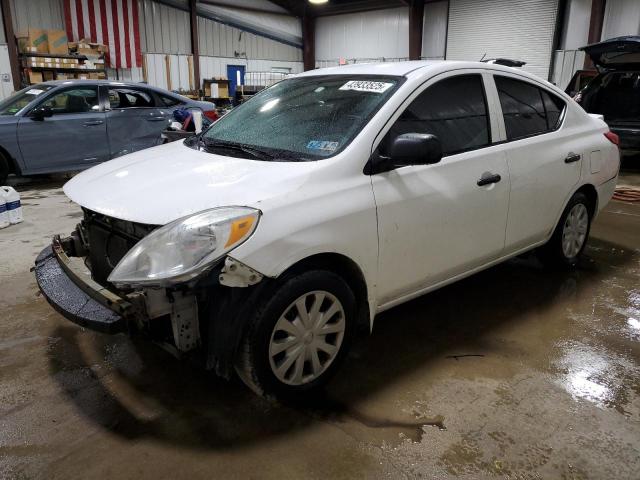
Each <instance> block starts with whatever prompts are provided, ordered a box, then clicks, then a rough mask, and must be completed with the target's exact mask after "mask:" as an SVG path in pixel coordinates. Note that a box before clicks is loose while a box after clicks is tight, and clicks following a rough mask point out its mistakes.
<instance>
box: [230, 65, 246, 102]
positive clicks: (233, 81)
mask: <svg viewBox="0 0 640 480" xmlns="http://www.w3.org/2000/svg"><path fill="white" fill-rule="evenodd" d="M227 78H228V79H229V96H230V97H231V98H235V95H236V90H238V89H239V88H240V87H241V86H242V85H244V65H227Z"/></svg>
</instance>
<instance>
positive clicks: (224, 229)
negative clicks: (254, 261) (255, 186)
mask: <svg viewBox="0 0 640 480" xmlns="http://www.w3.org/2000/svg"><path fill="white" fill-rule="evenodd" d="M259 218H260V211H259V210H256V209H253V208H248V207H221V208H213V209H211V210H205V211H202V212H200V213H196V214H194V215H190V216H188V217H183V218H180V219H178V220H175V221H173V222H171V223H169V224H167V225H165V226H163V227H160V228H158V229H157V230H154V231H153V232H151V233H150V234H149V235H147V236H146V237H144V238H143V239H142V240H140V241H139V242H138V243H137V244H136V245H135V246H134V247H133V248H132V249H131V250H129V252H127V254H126V255H125V256H124V257H122V259H121V260H120V262H118V265H116V268H114V269H113V271H112V272H111V275H109V278H108V281H109V282H111V283H113V284H114V285H116V286H117V287H127V286H159V287H162V286H169V285H174V284H176V283H181V282H186V281H189V280H191V279H193V278H195V277H197V276H198V275H200V274H201V273H202V272H204V271H205V270H207V268H209V267H210V266H211V265H212V264H213V263H214V262H215V261H216V260H219V259H220V258H221V257H222V256H223V255H225V254H226V253H228V252H229V251H231V250H233V249H234V248H235V247H237V246H238V245H240V244H241V243H243V242H244V241H245V240H247V238H249V237H250V236H251V234H252V233H253V232H254V231H255V229H256V226H257V225H258V220H259Z"/></svg>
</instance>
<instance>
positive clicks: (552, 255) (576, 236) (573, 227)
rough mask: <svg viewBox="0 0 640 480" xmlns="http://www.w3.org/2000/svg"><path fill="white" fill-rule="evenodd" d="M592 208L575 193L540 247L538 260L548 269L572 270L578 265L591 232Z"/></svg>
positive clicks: (584, 196) (579, 194) (582, 196)
mask: <svg viewBox="0 0 640 480" xmlns="http://www.w3.org/2000/svg"><path fill="white" fill-rule="evenodd" d="M592 216H593V206H592V205H591V202H590V201H589V199H588V198H587V196H586V195H585V194H584V193H581V192H577V193H575V194H574V195H573V197H571V199H570V200H569V203H567V206H566V207H565V209H564V211H563V212H562V215H561V216H560V220H559V221H558V225H556V228H555V230H554V231H553V235H552V236H551V239H549V241H548V242H547V244H546V245H545V246H544V247H542V249H541V251H540V259H541V260H542V261H543V263H544V264H546V265H547V266H550V267H562V268H573V267H575V266H576V265H577V264H578V260H579V259H580V255H582V252H583V251H584V248H585V246H586V245H587V240H588V239H589V232H590V230H591V218H592Z"/></svg>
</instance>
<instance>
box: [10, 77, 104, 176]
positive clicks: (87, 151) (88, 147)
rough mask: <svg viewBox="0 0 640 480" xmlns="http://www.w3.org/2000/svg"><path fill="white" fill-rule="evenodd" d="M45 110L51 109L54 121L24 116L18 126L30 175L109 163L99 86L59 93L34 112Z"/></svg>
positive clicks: (49, 118) (74, 88)
mask: <svg viewBox="0 0 640 480" xmlns="http://www.w3.org/2000/svg"><path fill="white" fill-rule="evenodd" d="M43 106H47V107H50V108H51V111H52V113H53V115H52V116H51V117H48V118H44V119H42V120H35V119H33V118H31V117H29V116H24V117H21V118H20V120H19V122H18V143H19V146H20V151H21V153H22V157H23V159H24V161H25V163H26V164H27V167H28V169H29V170H30V171H36V172H37V171H49V170H61V169H63V168H69V169H73V168H77V167H80V168H83V167H85V166H89V165H91V164H95V163H98V162H103V161H105V160H108V159H109V148H108V143H107V130H106V122H105V113H104V111H102V108H101V107H100V102H99V100H98V87H97V86H92V85H86V86H85V85H82V86H74V87H69V88H65V89H64V90H58V91H56V92H54V93H52V94H51V95H50V96H48V97H46V98H45V99H43V101H42V102H40V103H38V104H36V105H35V106H34V108H38V107H43Z"/></svg>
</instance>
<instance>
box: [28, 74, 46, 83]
mask: <svg viewBox="0 0 640 480" xmlns="http://www.w3.org/2000/svg"><path fill="white" fill-rule="evenodd" d="M43 81H44V79H43V77H42V72H34V71H29V83H31V84H33V83H42V82H43Z"/></svg>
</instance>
